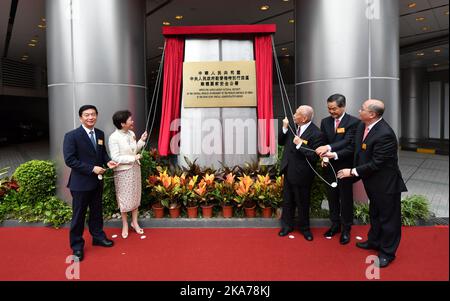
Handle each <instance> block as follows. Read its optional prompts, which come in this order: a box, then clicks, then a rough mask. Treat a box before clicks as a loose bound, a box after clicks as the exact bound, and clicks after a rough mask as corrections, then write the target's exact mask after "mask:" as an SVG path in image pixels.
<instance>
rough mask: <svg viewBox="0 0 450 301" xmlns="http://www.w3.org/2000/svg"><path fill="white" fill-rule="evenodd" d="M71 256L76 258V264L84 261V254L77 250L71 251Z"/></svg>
mask: <svg viewBox="0 0 450 301" xmlns="http://www.w3.org/2000/svg"><path fill="white" fill-rule="evenodd" d="M73 256H74V257H76V259H75V258H74V259H75V260H78V262H81V261H83V259H84V252H83V250H77V251H73Z"/></svg>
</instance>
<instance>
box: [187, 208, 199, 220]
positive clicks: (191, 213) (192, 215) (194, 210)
mask: <svg viewBox="0 0 450 301" xmlns="http://www.w3.org/2000/svg"><path fill="white" fill-rule="evenodd" d="M187 214H188V218H197V217H198V207H187Z"/></svg>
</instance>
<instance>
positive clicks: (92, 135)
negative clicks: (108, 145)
mask: <svg viewBox="0 0 450 301" xmlns="http://www.w3.org/2000/svg"><path fill="white" fill-rule="evenodd" d="M89 138H90V139H91V142H92V145H93V146H94V148H95V150H97V146H96V143H95V139H94V131H90V132H89Z"/></svg>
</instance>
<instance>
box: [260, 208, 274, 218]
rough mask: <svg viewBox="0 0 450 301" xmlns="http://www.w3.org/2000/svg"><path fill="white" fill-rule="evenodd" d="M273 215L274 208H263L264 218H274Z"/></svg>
mask: <svg viewBox="0 0 450 301" xmlns="http://www.w3.org/2000/svg"><path fill="white" fill-rule="evenodd" d="M272 213H273V210H272V207H266V208H263V210H262V217H264V218H271V217H272Z"/></svg>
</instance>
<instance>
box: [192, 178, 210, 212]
mask: <svg viewBox="0 0 450 301" xmlns="http://www.w3.org/2000/svg"><path fill="white" fill-rule="evenodd" d="M214 179H215V175H214V174H208V173H207V174H206V175H204V176H203V178H202V179H201V181H200V182H199V183H198V185H197V188H196V189H194V192H195V196H196V197H197V200H198V201H199V203H201V204H203V205H205V206H208V205H214V201H215V196H214V193H213V192H214V186H215V181H214Z"/></svg>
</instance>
